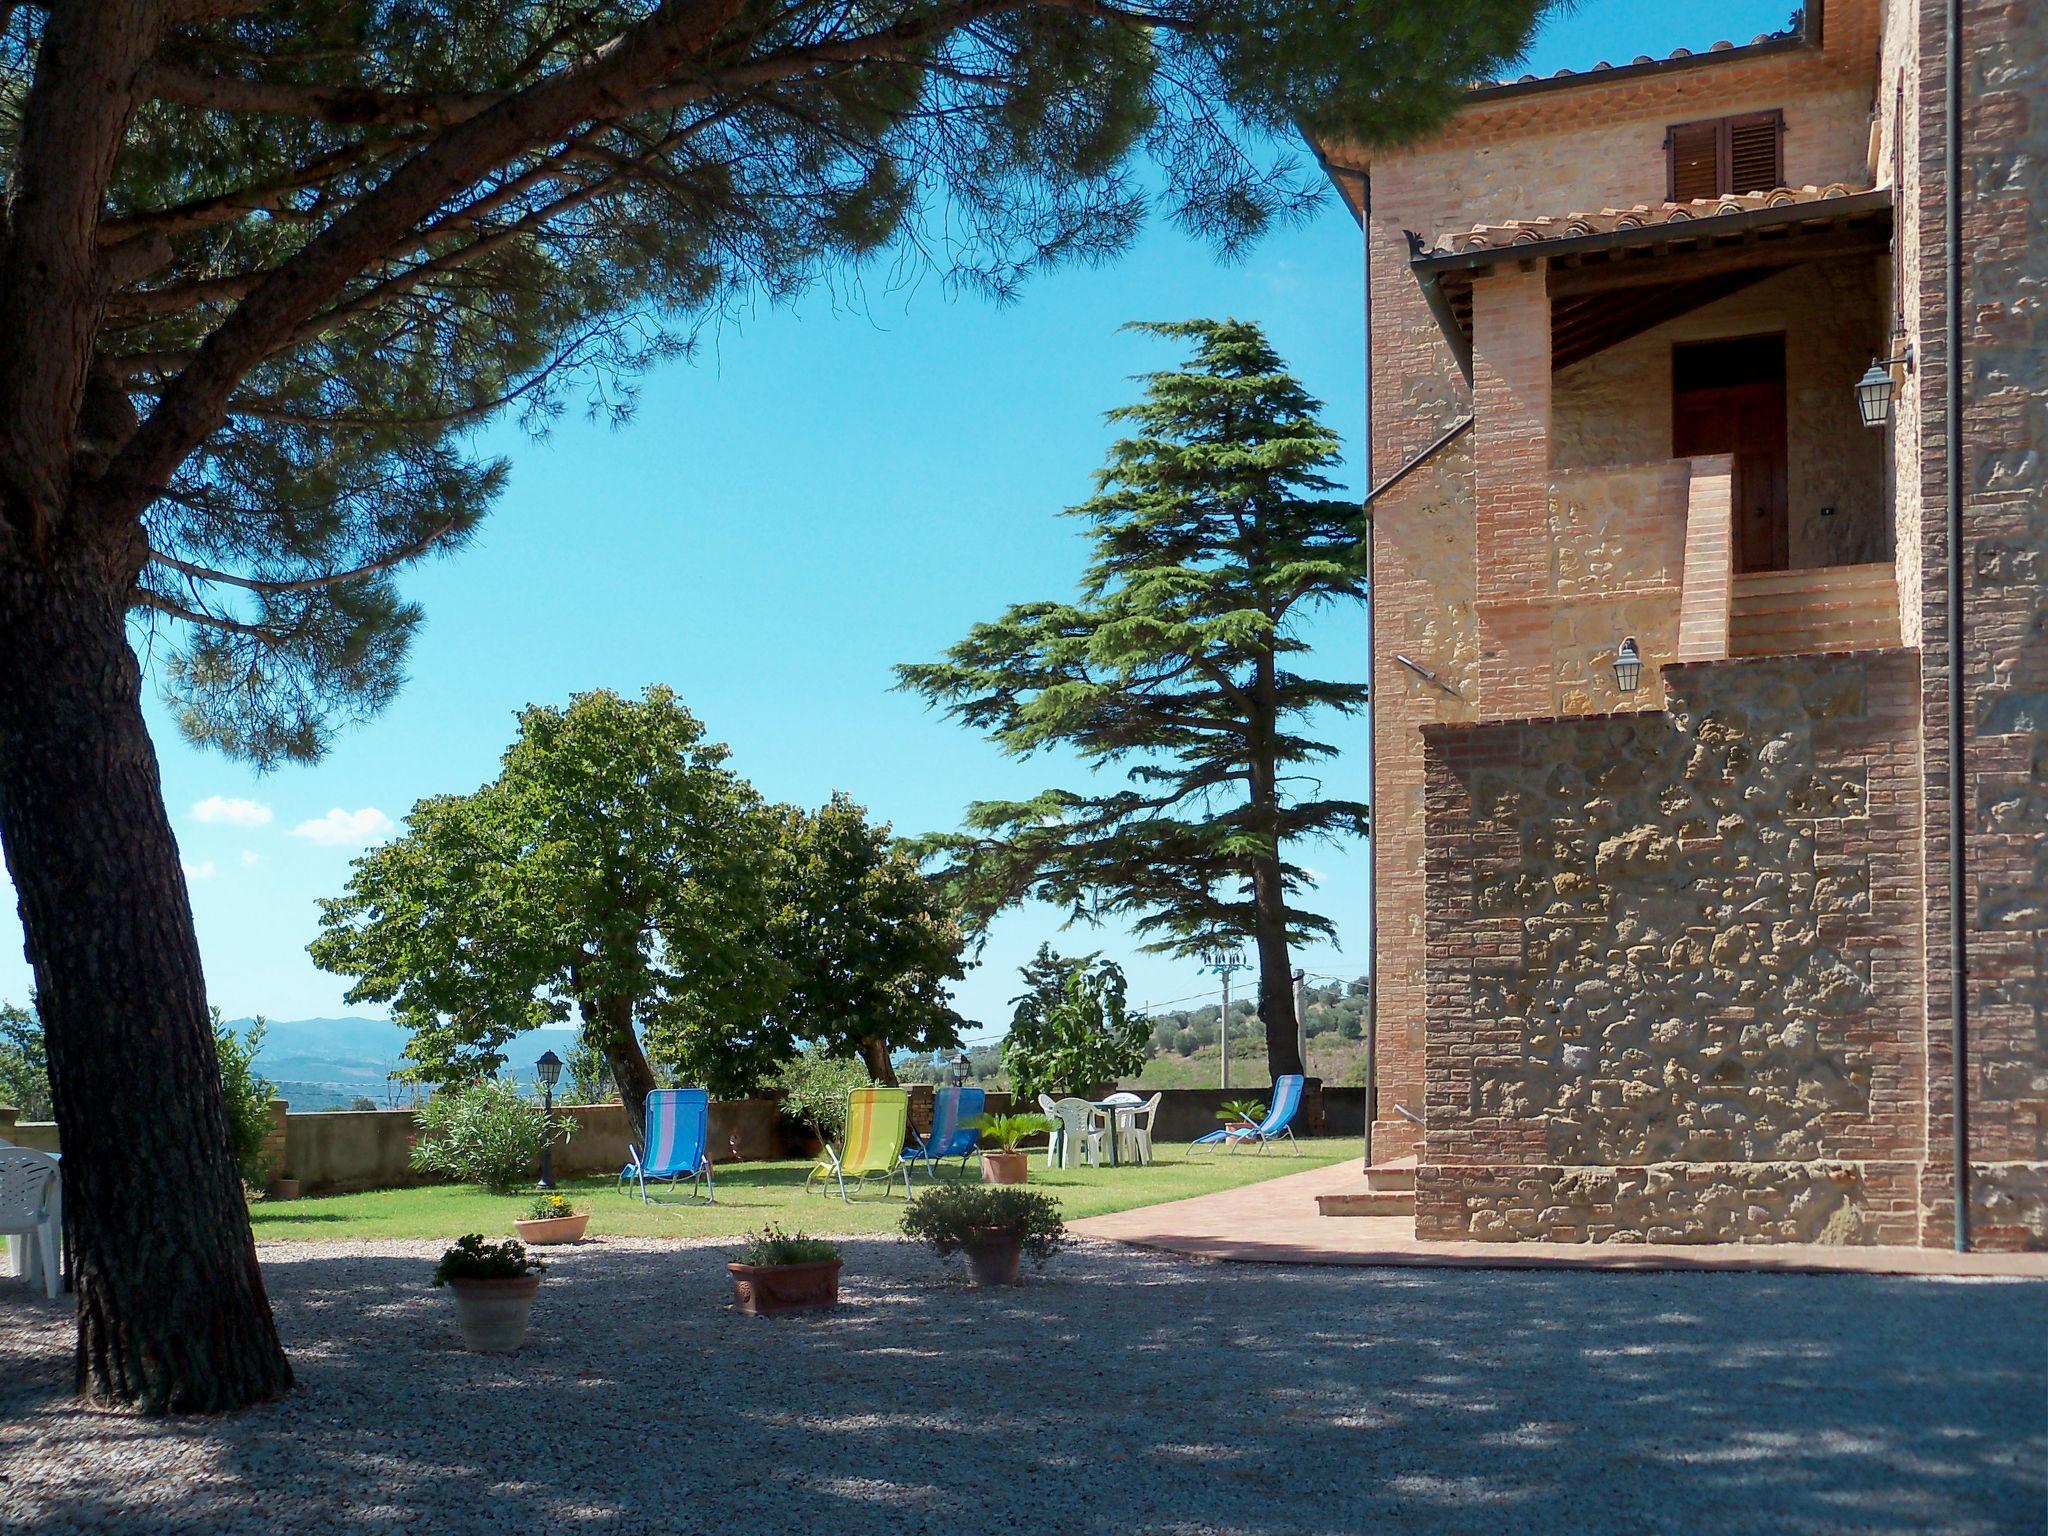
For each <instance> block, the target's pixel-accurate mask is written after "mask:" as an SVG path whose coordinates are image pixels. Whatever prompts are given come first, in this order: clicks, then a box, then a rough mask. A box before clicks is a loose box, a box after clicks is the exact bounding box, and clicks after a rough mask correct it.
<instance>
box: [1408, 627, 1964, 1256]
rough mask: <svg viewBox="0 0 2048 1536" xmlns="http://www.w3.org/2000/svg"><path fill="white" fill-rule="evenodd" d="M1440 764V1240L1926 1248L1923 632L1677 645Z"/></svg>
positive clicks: (1431, 1066) (1435, 754)
mask: <svg viewBox="0 0 2048 1536" xmlns="http://www.w3.org/2000/svg"><path fill="white" fill-rule="evenodd" d="M1666 680H1667V684H1668V686H1669V688H1670V691H1671V699H1672V705H1671V709H1670V711H1669V712H1668V713H1666V712H1656V713H1637V714H1628V715H1611V716H1602V717H1587V718H1581V719H1571V720H1532V721H1503V722H1490V723H1481V724H1473V725H1455V726H1453V725H1445V726H1435V727H1431V728H1428V729H1427V730H1425V732H1424V737H1425V740H1426V742H1427V760H1428V827H1427V871H1426V874H1427V899H1428V931H1429V941H1428V961H1427V1028H1428V1037H1429V1053H1428V1058H1427V1065H1426V1095H1427V1119H1428V1122H1429V1128H1428V1131H1427V1133H1426V1137H1425V1145H1424V1150H1423V1157H1422V1166H1421V1169H1420V1171H1419V1174H1418V1181H1417V1190H1418V1204H1417V1228H1418V1231H1419V1232H1420V1233H1421V1234H1422V1235H1423V1236H1425V1237H1435V1238H1460V1237H1480V1238H1496V1239H1503V1240H1511V1239H1517V1238H1535V1237H1542V1238H1553V1239H1563V1240H1572V1239H1591V1240H1610V1239H1611V1240H1620V1241H1627V1240H1635V1241H1643V1240H1649V1241H1670V1242H1686V1241H1701V1242H1704V1241H1784V1240H1805V1241H1837V1242H1911V1241H1913V1240H1914V1239H1915V1237H1916V1235H1917V1232H1918V1227H1919V1218H1918V1212H1917V1204H1916V1203H1917V1187H1918V1171H1919V1165H1920V1163H1921V1161H1922V1160H1923V1158H1924V1156H1925V1128H1924V1118H1923V1116H1924V1103H1925V1069H1924V1055H1923V1037H1922V1034H1921V1018H1920V1013H1919V1003H1918V998H1919V992H1920V985H1921V961H1922V953H1921V944H1922V936H1921V921H1920V907H1919V870H1918V842H1919V836H1920V822H1919V796H1918V789H1917V777H1918V773H1919V765H1918V753H1917V750H1916V746H1915V742H1914V734H1913V728H1914V724H1915V721H1916V720H1917V716H1918V698H1917V695H1918V681H1919V674H1918V668H1917V665H1916V658H1915V657H1914V656H1913V655H1912V654H1911V653H1910V652H1904V651H1889V652H1870V653H1863V654H1858V655H1838V656H1821V657H1790V658H1783V659H1772V660H1757V661H1735V662H1729V661H1724V662H1716V663H1705V664H1691V665H1680V666H1673V667H1671V668H1669V669H1667V672H1666Z"/></svg>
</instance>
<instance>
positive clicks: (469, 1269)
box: [434, 1232, 547, 1285]
mask: <svg viewBox="0 0 2048 1536" xmlns="http://www.w3.org/2000/svg"><path fill="white" fill-rule="evenodd" d="M546 1269H547V1265H546V1264H544V1263H543V1262H542V1261H541V1260H540V1259H538V1258H536V1257H534V1256H533V1255H532V1254H530V1253H528V1252H527V1251H526V1244H524V1243H522V1242H519V1241H517V1240H515V1239H513V1238H507V1239H506V1240H505V1241H504V1242H502V1243H487V1242H485V1241H484V1235H483V1233H481V1232H472V1233H470V1234H469V1235H468V1236H467V1237H463V1238H459V1239H457V1241H456V1244H455V1246H454V1247H453V1248H450V1249H449V1250H448V1251H447V1252H446V1253H444V1254H442V1255H441V1262H440V1263H438V1264H436V1265H435V1266H434V1284H436V1285H446V1284H447V1283H448V1282H449V1281H450V1280H517V1279H520V1278H521V1277H523V1276H526V1275H538V1274H540V1273H542V1272H543V1271H545V1270H546Z"/></svg>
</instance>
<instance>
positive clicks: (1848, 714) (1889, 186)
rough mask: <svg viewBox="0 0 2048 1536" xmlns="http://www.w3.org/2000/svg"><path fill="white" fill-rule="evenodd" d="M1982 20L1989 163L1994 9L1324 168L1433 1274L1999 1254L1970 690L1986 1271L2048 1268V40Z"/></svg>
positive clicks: (1726, 48) (1803, 40) (1643, 70)
mask: <svg viewBox="0 0 2048 1536" xmlns="http://www.w3.org/2000/svg"><path fill="white" fill-rule="evenodd" d="M1959 9H1960V12H1961V21H1962V29H1961V36H1962V42H1961V47H1960V49H1959V50H1958V52H1957V54H1956V58H1957V62H1958V65H1959V70H1960V75H1961V80H1962V90H1961V93H1960V98H1959V99H1960V102H1961V130H1960V133H1959V135H1957V136H1956V137H1955V139H1954V142H1953V143H1951V141H1950V137H1949V135H1948V134H1947V132H1946V124H1945V115H1944V114H1945V110H1946V103H1947V94H1946V91H1945V67H1946V63H1947V59H1948V53H1949V48H1950V41H1949V34H1948V32H1947V30H1946V26H1945V20H1944V10H1945V8H1944V4H1943V0H1826V3H1821V4H1814V5H1809V6H1808V7H1807V9H1806V12H1805V13H1804V18H1803V20H1802V21H1801V22H1800V23H1798V24H1797V25H1796V26H1795V27H1794V28H1793V29H1792V30H1791V31H1789V32H1787V33H1786V34H1784V35H1780V36H1772V37H1765V38H1759V39H1757V40H1756V41H1754V42H1751V43H1748V44H1745V45H1741V46H1731V45H1729V44H1726V43H1720V44H1716V45H1715V46H1714V48H1713V49H1712V50H1711V51H1708V52H1705V53H1700V54H1684V53H1681V54H1678V55H1675V56H1673V57H1671V58H1666V59H1655V60H1652V59H1647V58H1639V59H1636V60H1635V61H1633V62H1630V63H1624V64H1614V65H1609V64H1606V63H1602V64H1599V65H1596V66H1595V67H1593V68H1591V69H1588V70H1586V71H1583V72H1580V73H1561V74H1560V75H1558V76H1555V77H1551V78H1545V79H1537V78H1533V77H1525V78H1523V79H1521V80H1516V81H1505V82H1496V83H1490V84H1486V85H1482V86H1479V87H1477V88H1475V89H1474V90H1473V91H1472V93H1471V96H1470V99H1469V103H1468V104H1467V105H1466V106H1465V107H1464V108H1463V110H1462V111H1461V112H1460V113H1459V114H1458V116H1457V117H1456V118H1455V119H1454V120H1453V121H1452V123H1451V124H1450V125H1449V126H1448V127H1447V128H1445V129H1444V130H1443V131H1442V132H1441V133H1439V134H1437V135H1436V136H1435V137H1433V138H1431V139H1428V140H1426V141H1424V142H1420V143H1415V144H1411V145H1407V146H1405V147H1402V148H1400V149H1399V150H1382V151H1373V152H1369V151H1367V150H1365V149H1362V148H1360V147H1358V146H1347V145H1342V144H1324V145H1320V146H1318V149H1319V152H1320V153H1321V154H1322V155H1323V157H1324V160H1325V162H1326V164H1327V165H1328V167H1329V169H1330V173H1331V175H1332V178H1333V180H1334V181H1335V182H1336V184H1337V185H1338V187H1339V188H1340V189H1341V190H1342V191H1343V192H1344V195H1345V197H1346V199H1347V200H1348V201H1349V203H1350V205H1351V207H1352V210H1353V212H1354V213H1355V214H1356V215H1357V216H1358V218H1359V222H1360V225H1361V227H1362V228H1363V230H1364V234H1365V255H1366V265H1367V302H1368V304H1369V337H1370V355H1369V368H1370V377H1371V402H1372V403H1371V430H1370V438H1371V474H1372V482H1373V484H1374V487H1375V489H1374V492H1373V494H1372V497H1371V502H1370V510H1371V514H1372V528H1373V535H1372V536H1373V558H1374V575H1375V581H1374V591H1373V597H1374V602H1373V607H1374V626H1375V639H1374V670H1373V685H1374V698H1375V708H1374V733H1375V736H1374V752H1375V760H1376V791H1377V794H1376V812H1377V816H1378V826H1377V846H1376V849H1375V859H1376V871H1377V876H1378V881H1377V885H1378V891H1377V897H1376V924H1375V956H1374V972H1375V975H1376V977H1377V978H1378V989H1379V990H1378V997H1379V1004H1378V1023H1377V1032H1376V1061H1377V1087H1378V1116H1377V1118H1376V1121H1375V1125H1374V1155H1375V1158H1376V1160H1378V1161H1380V1162H1383V1163H1388V1164H1396V1163H1397V1160H1400V1161H1401V1162H1405V1161H1406V1160H1407V1159H1408V1158H1412V1159H1413V1161H1414V1167H1413V1171H1412V1174H1411V1173H1408V1172H1407V1171H1406V1169H1405V1168H1403V1167H1400V1166H1395V1167H1390V1168H1389V1169H1387V1170H1386V1171H1385V1173H1384V1174H1383V1176H1381V1177H1380V1178H1378V1179H1376V1181H1375V1182H1376V1184H1378V1185H1381V1186H1382V1187H1400V1186H1403V1185H1406V1184H1408V1183H1409V1182H1410V1181H1411V1180H1412V1183H1413V1187H1414V1189H1415V1195H1414V1201H1415V1212H1416V1222H1417V1227H1418V1232H1419V1234H1420V1235H1421V1236H1424V1237H1433V1238H1497V1239H1502V1240H1514V1239H1525V1238H1547V1239H1579V1240H1623V1241H1628V1240H1634V1241H1643V1240H1651V1241H1701V1242H1706V1241H1834V1242H1863V1243H1873V1242H1880V1243H1919V1244H1947V1243H1949V1242H1950V1241H1951V1240H1952V1239H1953V1236H1954V1233H1953V1218H1954V1191H1955V1189H1956V1188H1957V1184H1958V1181H1957V1179H1956V1177H1955V1154H1954V1151H1953V1148H1954V1147H1955V1145H1956V1139H1955V1132H1956V1125H1955V1121H1954V1117H1953V1106H1954V1102H1955V1096H1954V1085H1955V1084H1956V1082H1957V1081H1958V1076H1959V1074H1958V1073H1957V1072H1956V1069H1955V1061H1956V1059H1957V1058H1956V1056H1955V1055H1954V1053H1953V1051H1952V1042H1953V1039H1954V1031H1955V1017H1956V1015H1955V1010H1954V1009H1953V1008H1952V1006H1951V976H1952V970H1951V967H1952V962H1953V959H1954V956H1955V955H1956V953H1957V946H1956V945H1955V944H1954V943H1953V942H1952V934H1951V916H1950V914H1951V903H1950V856H1951V850H1950V836H1951V830H1952V828H1951V812H1950V807H1951V795H1952V786H1951V783H1950V776H1949V742H1950V730H1951V713H1950V686H1951V683H1952V681H1953V682H1955V683H1956V684H1958V685H1959V687H1960V694H1959V696H1958V702H1959V719H1960V732H1961V740H1962V753H1961V758H1960V761H1961V764H1962V769H1961V774H1960V782H1959V785H1958V786H1955V787H1954V789H1956V790H1959V794H1958V801H1959V803H1960V806H1961V822H1960V831H1961V834H1962V853H1963V862H1962V883H1961V887H1960V889H1961V893H1962V901H1961V904H1960V910H1961V927H1962V933H1961V938H1962V945H1961V952H1962V953H1963V954H1964V956H1965V967H1964V972H1963V974H1964V975H1965V976H1966V978H1967V979H1966V982H1965V984H1964V989H1963V990H1964V995H1965V998H1966V1004H1967V1006H1966V1008H1965V1009H1964V1010H1963V1019H1964V1022H1965V1050H1964V1052H1963V1054H1962V1057H1961V1059H1962V1061H1963V1062H1964V1064H1965V1065H1964V1070H1963V1072H1962V1073H1961V1074H1960V1078H1961V1080H1962V1081H1964V1082H1965V1083H1966V1084H1967V1095H1968V1097H1967V1101H1966V1102H1967V1116H1966V1123H1965V1132H1966V1135H1967V1145H1968V1153H1967V1157H1966V1159H1965V1164H1966V1167H1967V1169H1968V1178H1967V1181H1966V1186H1967V1189H1968V1191H1969V1209H1970V1213H1971V1221H1970V1224H1969V1225H1970V1228H1971V1231H1970V1233H1969V1236H1970V1238H1971V1239H1972V1240H1973V1241H1974V1243H1975V1245H1977V1246H1980V1247H2003V1248H2040V1247H2044V1246H2048V970H2044V962H2048V500H2044V496H2043V489H2044V487H2043V484H2042V481H2043V477H2044V473H2048V468H2044V464H2048V457H2044V455H2048V420H2044V390H2043V364H2042V356H2043V352H2042V346H2043V342H2044V341H2048V336H2044V334H2043V327H2044V321H2043V318H2042V316H2043V309H2042V298H2043V296H2044V293H2048V231H2044V227H2043V213H2042V210H2043V208H2044V207H2048V185H2044V167H2048V92H2044V81H2043V72H2042V64H2043V59H2044V57H2048V15H2044V12H2048V7H2037V6H2025V5H2012V4H1994V3H1990V0H1960V6H1959ZM1951 156H1953V160H1952V161H1951V159H1950V157H1951ZM1951 164H1953V166H1954V167H1955V168H1956V172H1957V174H1956V175H1955V176H1954V177H1953V178H1952V177H1951V175H1950V174H1949V169H1948V168H1949V167H1950V165H1951ZM1951 181H1953V184H1954V185H1955V187H1956V189H1957V192H1958V196H1959V200H1960V222H1959V224H1958V225H1957V226H1956V227H1955V231H1954V233H1955V234H1956V235H1957V236H1959V241H1960V249H1961V251H1962V253H1963V259H1962V261H1961V262H1960V264H1958V265H1957V266H1956V269H1955V276H1956V280H1957V282H1958V284H1959V286H1960V292H1961V303H1960V305H1959V306H1958V308H1957V316H1958V330H1957V332H1956V333H1955V335H1954V337H1953V338H1952V337H1951V332H1950V328H1949V321H1950V316H1949V309H1948V305H1947V302H1946V300H1945V283H1946V282H1947V280H1948V277H1949V273H1950V262H1949V252H1950V250H1951V241H1950V236H1951V225H1950V221H1949V218H1948V215H1947V208H1946V203H1945V191H1946V189H1947V188H1948V187H1949V186H1950V185H1951ZM1952 346H1954V347H1955V350H1954V351H1953V352H1952V350H1951V349H1952ZM1952 356H1953V357H1955V358H1958V359H1959V360H1960V364H1961V371H1960V374H1959V376H1958V377H1957V378H1956V380H1955V383H1956V386H1957V389H1958V392H1959V401H1960V407H1961V408H1960V410H1959V411H1958V412H1957V413H1956V414H1955V418H1954V424H1955V427H1956V437H1955V441H1954V442H1953V444H1952V443H1951V440H1950V426H1951V413H1950V409H1949V404H1948V401H1949V397H1950V386H1951V375H1950V362H1951V358H1952ZM1874 361H1875V362H1876V377H1875V378H1869V379H1867V378H1866V377H1865V376H1866V373H1867V372H1868V371H1869V370H1871V369H1872V367H1873V364H1874ZM1859 382H1862V383H1864V384H1866V385H1868V386H1873V387H1871V388H1870V389H1869V390H1868V393H1869V394H1870V395H1872V396H1873V397H1874V399H1873V402H1872V404H1873V406H1874V407H1875V406H1884V407H1886V419H1885V420H1884V422H1883V424H1882V425H1880V426H1877V427H1872V426H1870V425H1866V423H1865V421H1864V419H1863V415H1862V412H1861V411H1860V410H1859V395H1858V387H1859ZM1952 463H1954V464H1957V465H1959V466H1960V468H1961V474H1960V477H1959V486H1960V512H1959V519H1960V522H1959V526H1960V530H1961V535H1960V536H1961V558H1960V561H1959V562H1958V563H1957V564H1956V566H1955V567H1953V568H1952V563H1951V559H1950V551H1949V526H1950V523H1949V519H1950V510H1949V500H1948V497H1949V473H1950V467H1951V464H1952ZM1952 569H1953V570H1954V572H1955V574H1957V575H1958V576H1959V578H1960V582H1961V594H1962V604H1961V609H1960V612H1961V615H1962V618H1961V623H1960V625H1959V634H1960V644H1959V648H1958V650H1957V654H1958V655H1959V658H1960V672H1959V673H1957V675H1956V676H1955V677H1954V678H1952V677H1951V664H1950V655H1951V649H1950V648H1951V644H1952V636H1951V631H1950V626H1949V623H1948V612H1949V607H1948V605H1949V581H1950V576H1951V573H1952ZM1624 642H1632V649H1633V650H1634V651H1635V652H1636V653H1639V654H1640V656H1641V659H1642V667H1641V672H1640V677H1639V678H1638V679H1636V680H1635V687H1634V688H1633V689H1632V690H1631V689H1629V688H1627V687H1626V686H1625V683H1626V681H1627V680H1628V679H1626V678H1625V677H1624V675H1623V674H1624V673H1625V672H1626V671H1627V669H1626V668H1625V667H1618V666H1617V660H1618V658H1620V656H1621V653H1622V651H1623V648H1624Z"/></svg>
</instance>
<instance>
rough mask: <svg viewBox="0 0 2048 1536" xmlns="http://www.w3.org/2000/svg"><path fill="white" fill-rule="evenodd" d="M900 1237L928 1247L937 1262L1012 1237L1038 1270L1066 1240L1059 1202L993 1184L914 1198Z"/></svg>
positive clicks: (953, 1186) (962, 1186)
mask: <svg viewBox="0 0 2048 1536" xmlns="http://www.w3.org/2000/svg"><path fill="white" fill-rule="evenodd" d="M903 1235H904V1236H905V1237H913V1238H916V1239H918V1240H919V1241H920V1242H925V1243H929V1244H930V1245H931V1246H932V1248H933V1249H935V1250H936V1251H937V1252H938V1254H939V1256H940V1257H941V1258H944V1257H947V1256H949V1255H951V1254H955V1253H960V1252H963V1251H965V1252H969V1253H972V1252H978V1251H980V1250H981V1249H983V1248H986V1247H988V1246H989V1245H990V1244H992V1243H995V1242H1000V1241H1002V1240H1005V1239H1009V1238H1014V1239H1016V1240H1017V1241H1018V1242H1019V1243H1021V1244H1022V1245H1023V1249H1024V1255H1025V1257H1026V1258H1028V1259H1030V1260H1031V1262H1032V1263H1033V1264H1035V1265H1038V1266H1039V1267H1041V1268H1043V1267H1044V1264H1045V1261H1046V1260H1047V1259H1049V1258H1051V1257H1052V1256H1053V1255H1054V1254H1055V1253H1058V1252H1059V1251H1060V1249H1061V1248H1062V1247H1064V1246H1065V1245H1066V1241H1067V1224H1066V1223H1065V1222H1064V1221H1062V1220H1060V1206H1059V1202H1058V1201H1057V1200H1055V1199H1053V1197H1052V1196H1051V1195H1045V1194H1040V1193H1038V1192H1037V1191H1036V1190H1029V1189H1017V1188H1014V1187H1010V1186H1005V1185H997V1184H943V1185H941V1186H939V1188H937V1189H934V1190H930V1191H928V1192H927V1193H925V1194H922V1195H919V1196H918V1197H917V1198H916V1199H915V1200H913V1201H911V1202H910V1208H909V1209H908V1210H906V1211H905V1212H904V1213H903Z"/></svg>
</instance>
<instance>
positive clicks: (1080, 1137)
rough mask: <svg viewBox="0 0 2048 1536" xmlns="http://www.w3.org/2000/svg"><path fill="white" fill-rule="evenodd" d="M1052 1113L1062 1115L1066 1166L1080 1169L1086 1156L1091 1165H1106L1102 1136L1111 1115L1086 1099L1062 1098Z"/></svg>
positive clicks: (1062, 1151)
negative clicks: (1107, 1115) (1108, 1116)
mask: <svg viewBox="0 0 2048 1536" xmlns="http://www.w3.org/2000/svg"><path fill="white" fill-rule="evenodd" d="M1052 1112H1053V1114H1055V1115H1056V1116H1058V1118H1059V1127H1060V1152H1059V1157H1060V1161H1059V1165H1060V1167H1062V1168H1078V1167H1080V1166H1081V1158H1082V1157H1083V1156H1084V1155H1085V1156H1086V1157H1087V1159H1088V1166H1089V1167H1091V1168H1100V1167H1101V1166H1102V1136H1103V1130H1104V1128H1105V1126H1106V1125H1107V1123H1108V1122H1107V1117H1106V1116H1104V1114H1103V1113H1102V1111H1101V1110H1099V1109H1097V1108H1096V1107H1095V1106H1094V1105H1093V1104H1090V1103H1089V1102H1088V1101H1087V1100H1086V1099H1061V1100H1060V1101H1059V1102H1058V1103H1057V1104H1055V1105H1053V1107H1052Z"/></svg>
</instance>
